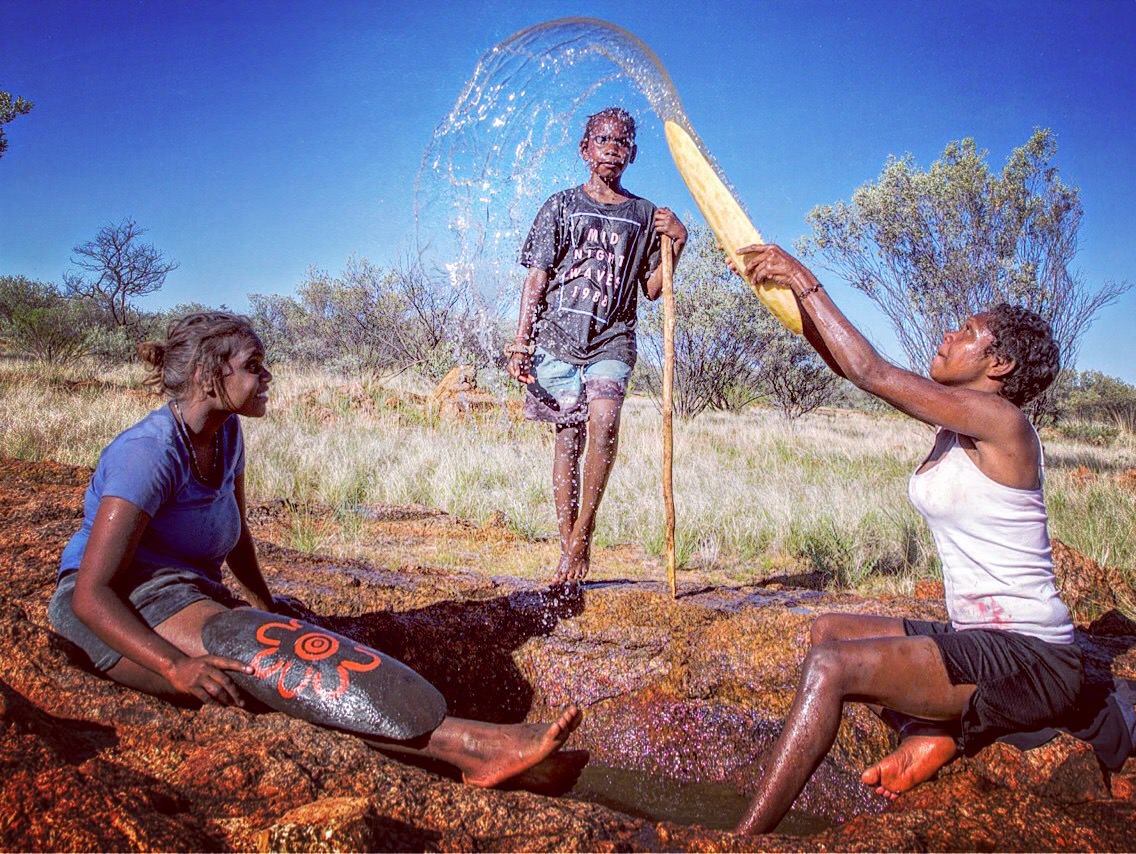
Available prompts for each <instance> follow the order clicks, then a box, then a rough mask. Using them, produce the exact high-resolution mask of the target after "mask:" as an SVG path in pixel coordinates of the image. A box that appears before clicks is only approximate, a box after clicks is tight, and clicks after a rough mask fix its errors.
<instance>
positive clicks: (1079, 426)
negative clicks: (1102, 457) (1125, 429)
mask: <svg viewBox="0 0 1136 854" xmlns="http://www.w3.org/2000/svg"><path fill="white" fill-rule="evenodd" d="M1053 429H1054V430H1056V431H1057V432H1058V433H1059V434H1061V435H1062V436H1064V437H1065V438H1066V439H1069V440H1071V441H1073V442H1082V443H1084V444H1086V445H1093V446H1095V447H1098V448H1107V447H1108V446H1109V445H1111V444H1112V443H1113V442H1115V441H1116V439H1117V437H1118V436H1119V435H1120V428H1119V427H1117V426H1116V425H1114V424H1101V423H1097V422H1092V421H1089V422H1086V421H1062V422H1060V423H1059V424H1055V425H1054V427H1053Z"/></svg>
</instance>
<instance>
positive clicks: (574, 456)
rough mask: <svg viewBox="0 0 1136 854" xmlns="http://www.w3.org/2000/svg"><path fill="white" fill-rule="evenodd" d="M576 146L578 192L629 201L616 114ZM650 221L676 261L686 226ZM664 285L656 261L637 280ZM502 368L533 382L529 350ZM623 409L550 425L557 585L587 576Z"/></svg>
mask: <svg viewBox="0 0 1136 854" xmlns="http://www.w3.org/2000/svg"><path fill="white" fill-rule="evenodd" d="M579 151H580V158H581V159H582V160H583V161H584V163H586V164H587V166H588V179H587V181H586V182H585V183H584V192H585V193H586V194H587V195H588V196H590V197H591V198H593V199H595V200H596V201H597V202H602V203H606V204H615V203H618V202H623V201H626V200H627V199H628V198H630V193H629V192H628V191H627V190H626V189H624V187H623V184H622V177H623V173H624V171H626V169H627V167H628V166H629V165H631V163H633V162H634V161H635V155H636V153H637V150H636V147H635V139H634V133H633V131H632V129H631V128H630V127H629V126H628V125H627V124H626V123H625V122H624V121H623V120H622V119H620V118H618V117H615V116H601V117H600V118H599V119H597V120H596V121H594V122H593V123H592V125H591V127H590V128H589V129H588V133H587V135H586V136H585V138H584V139H582V140H581V141H580V145H579ZM654 226H655V231H656V233H658V234H660V235H663V234H665V235H667V236H668V237H670V238H671V240H672V245H673V250H672V251H673V252H674V261H675V262H677V261H678V258H679V256H680V255H681V253H682V248H683V246H684V245H685V243H686V236H687V235H686V228H685V226H683V224H682V223H681V222H680V221H679V220H678V217H676V216H675V215H674V212H673V211H671V210H670V209H669V208H665V207H662V208H657V209H656V211H655V219H654ZM548 272H549V271H547V270H539V269H536V268H530V269H529V271H528V273H527V275H526V276H525V283H524V287H523V290H522V292H521V308H520V317H519V320H518V322H517V336H516V343H517V344H518V345H521V346H526V345H528V344H529V342H531V341H532V338H533V326H534V325H535V322H536V316H537V312H538V311H539V309H540V305H541V303H542V301H543V299H544V293H545V291H546V290H547V288H548ZM662 287H663V280H662V268H661V265H660V267H659V268H657V269H655V270H654V271H653V272H652V273H651V275H650V276H649V277H648V278H647V281H646V282H644V283H643V293H644V295H645V296H646V297H647V298H648V299H652V300H654V299H658V297H659V295H660V294H661V293H662ZM506 370H507V371H508V373H509V376H511V377H513V379H515V380H517V381H518V382H520V383H523V384H525V385H528V384H529V383H532V382H534V381H535V380H536V376H535V375H534V374H533V370H532V357H531V356H530V355H529V354H527V353H523V352H514V353H511V354H510V356H509V361H508V363H507V365H506ZM621 407H622V402H621V401H613V400H597V401H592V402H591V403H589V404H588V420H587V422H586V423H585V424H581V425H572V426H559V425H558V426H557V427H556V444H555V451H554V458H553V463H552V494H553V500H554V502H555V505H556V520H557V526H558V528H559V532H560V559H559V562H558V564H557V567H556V570H555V572H554V573H553V581H554V582H556V583H560V582H565V581H580V580H583V579H584V578H585V576H587V574H588V570H589V568H590V561H591V540H592V533H593V531H594V529H595V518H596V512H597V510H598V509H599V505H600V502H601V501H602V500H603V494H604V490H605V489H606V488H607V482H608V478H609V477H610V475H611V470H612V467H613V466H614V465H615V454H616V450H617V448H618V444H619V415H620V409H621ZM581 458H583V481H582V482H581V479H580V467H581V466H580V461H581Z"/></svg>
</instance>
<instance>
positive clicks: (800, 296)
mask: <svg viewBox="0 0 1136 854" xmlns="http://www.w3.org/2000/svg"><path fill="white" fill-rule="evenodd" d="M822 290H824V285H822V284H821V283H820V282H817V283H816V284H815V285H811V286H810V287H807V288H805V289H804V290H803V291H801V292H800V293H799V294H797V299H804V298H805V297H807V296H811V295H812V294H815V293H816V292H817V291H822Z"/></svg>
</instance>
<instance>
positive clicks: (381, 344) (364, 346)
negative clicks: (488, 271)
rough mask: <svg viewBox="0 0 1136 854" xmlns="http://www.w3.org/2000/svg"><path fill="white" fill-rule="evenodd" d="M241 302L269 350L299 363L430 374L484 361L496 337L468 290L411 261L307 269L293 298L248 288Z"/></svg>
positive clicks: (489, 357) (490, 359) (490, 358)
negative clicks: (383, 265) (246, 305)
mask: <svg viewBox="0 0 1136 854" xmlns="http://www.w3.org/2000/svg"><path fill="white" fill-rule="evenodd" d="M249 303H250V305H251V307H252V311H251V313H252V316H253V321H254V323H255V325H256V327H257V329H258V331H259V332H260V333H261V335H262V337H263V338H264V341H265V346H266V348H267V349H268V352H269V354H270V356H272V357H273V358H276V359H282V360H286V361H290V362H293V363H296V364H299V365H318V366H321V367H325V368H331V369H334V370H341V371H347V372H354V373H369V374H376V375H389V374H396V373H399V372H401V371H405V370H407V369H410V368H414V369H416V370H417V371H419V372H420V373H422V374H424V375H425V376H427V377H429V378H431V379H435V380H437V379H440V378H441V377H442V376H444V375H445V373H446V372H447V371H449V370H450V368H452V367H453V366H454V365H455V364H458V363H464V364H471V365H473V366H474V367H475V368H476V367H485V366H487V365H489V364H492V363H493V361H494V358H495V355H496V353H497V350H498V344H499V343H500V342H499V335H500V333H499V332H497V329H496V324H495V323H493V322H491V321H490V320H488V319H487V315H485V314H484V313H483V312H482V311H480V310H479V308H478V306H477V305H476V304H475V303H474V301H473V299H472V298H471V296H470V294H469V293H468V291H466V290H465V289H462V288H460V287H454V286H451V285H450V284H449V282H447V281H446V280H445V279H444V278H443V277H441V276H437V275H431V274H429V273H428V272H427V271H425V270H423V269H422V268H420V267H417V266H413V265H404V266H402V267H393V268H389V269H383V268H381V267H377V266H375V265H374V264H372V263H371V262H369V261H367V260H366V259H361V260H356V259H351V260H350V261H348V263H347V266H346V267H345V268H344V270H343V272H342V273H340V274H339V275H337V276H332V275H330V274H329V273H327V272H324V271H321V270H314V269H313V270H309V271H308V274H307V277H306V278H305V280H304V281H303V282H302V283H301V284H300V286H299V287H298V288H297V291H296V296H295V297H290V296H280V295H275V294H251V295H250V296H249Z"/></svg>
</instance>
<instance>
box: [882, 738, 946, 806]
mask: <svg viewBox="0 0 1136 854" xmlns="http://www.w3.org/2000/svg"><path fill="white" fill-rule="evenodd" d="M955 753H956V747H955V740H954V738H952V737H951V736H949V735H912V736H909V737H908V738H905V739H904V740H903V741H902V742H900V745H899V747H897V748H896V749H895V750H893V751H892V752H891V753H889V754H888V755H887V756H885V757H884V758H883V759H881V760H880V761H879V762H877V763H876V764H875V765H873V766H871V767H870V768H868V769H867V770H865V771H864V773H863V774H861V775H860V781H861V782H862V783H864V784H865V785H868V786H871V787H873V788H874V789H875V790H876V794H877V795H882V796H883V797H885V798H889V799H891V800H895V798H896V796H897V795H899V793H900V792H906V791H907V790H908V789H914V788H915V787H916V786H918V785H919V784H920V783H923V782H926V781H927V780H930V779H931V778H932V777H933V776H935V772H936V771H938V770H939V769H940V768H942V767H943V766H944V765H946V764H947V763H948V762H950V761H951V760H952V759H953V758H954V756H955Z"/></svg>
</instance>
